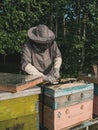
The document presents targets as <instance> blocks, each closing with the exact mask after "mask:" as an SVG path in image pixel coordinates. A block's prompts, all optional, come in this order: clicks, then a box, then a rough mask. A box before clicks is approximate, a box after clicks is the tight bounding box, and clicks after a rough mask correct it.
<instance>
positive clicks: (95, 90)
mask: <svg viewBox="0 0 98 130" xmlns="http://www.w3.org/2000/svg"><path fill="white" fill-rule="evenodd" d="M94 95H96V96H98V84H96V83H94Z"/></svg>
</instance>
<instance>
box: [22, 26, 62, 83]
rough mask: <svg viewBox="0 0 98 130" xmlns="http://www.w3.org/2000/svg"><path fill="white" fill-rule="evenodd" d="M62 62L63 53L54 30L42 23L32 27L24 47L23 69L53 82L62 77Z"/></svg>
mask: <svg viewBox="0 0 98 130" xmlns="http://www.w3.org/2000/svg"><path fill="white" fill-rule="evenodd" d="M61 63H62V57H61V53H60V50H59V48H58V46H57V44H56V41H55V35H54V33H53V32H52V30H50V29H49V28H48V27H47V26H46V25H42V24H40V25H38V26H36V27H32V28H30V29H29V30H28V40H27V41H26V43H25V44H24V45H23V47H22V55H21V67H22V70H23V71H24V72H26V73H27V74H30V75H38V76H42V77H43V80H44V81H48V82H50V83H52V82H54V81H56V80H57V79H58V78H59V77H60V67H61Z"/></svg>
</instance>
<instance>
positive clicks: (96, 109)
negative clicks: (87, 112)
mask: <svg viewBox="0 0 98 130" xmlns="http://www.w3.org/2000/svg"><path fill="white" fill-rule="evenodd" d="M93 113H94V114H95V115H96V116H98V96H96V95H95V96H94V105H93Z"/></svg>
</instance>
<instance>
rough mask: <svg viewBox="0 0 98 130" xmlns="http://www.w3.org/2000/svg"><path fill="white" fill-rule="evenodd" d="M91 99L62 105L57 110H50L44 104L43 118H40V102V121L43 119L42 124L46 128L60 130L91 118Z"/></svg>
mask: <svg viewBox="0 0 98 130" xmlns="http://www.w3.org/2000/svg"><path fill="white" fill-rule="evenodd" d="M92 107H93V100H90V101H87V102H83V103H80V104H76V105H72V106H69V107H64V108H61V109H58V110H52V109H51V108H50V107H48V106H45V105H44V109H43V110H44V112H43V115H44V118H42V109H41V108H42V104H41V103H40V107H39V108H40V111H39V112H40V116H39V117H40V123H41V124H42V119H44V121H43V124H44V127H46V128H47V130H60V129H63V128H65V129H66V128H68V127H72V126H73V125H77V124H79V123H81V122H83V121H86V120H89V119H92V110H93V109H92Z"/></svg>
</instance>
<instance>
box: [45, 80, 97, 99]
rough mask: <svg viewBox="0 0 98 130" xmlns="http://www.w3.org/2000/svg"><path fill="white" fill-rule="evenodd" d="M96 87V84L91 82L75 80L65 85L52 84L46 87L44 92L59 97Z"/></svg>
mask: <svg viewBox="0 0 98 130" xmlns="http://www.w3.org/2000/svg"><path fill="white" fill-rule="evenodd" d="M91 89H92V90H93V89H94V85H93V84H92V83H91V84H85V83H80V82H74V83H67V84H63V85H61V84H60V85H59V84H58V85H52V86H48V87H47V86H46V87H44V94H45V95H48V96H51V97H59V96H64V95H69V94H74V93H77V92H82V91H89V90H91Z"/></svg>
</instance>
